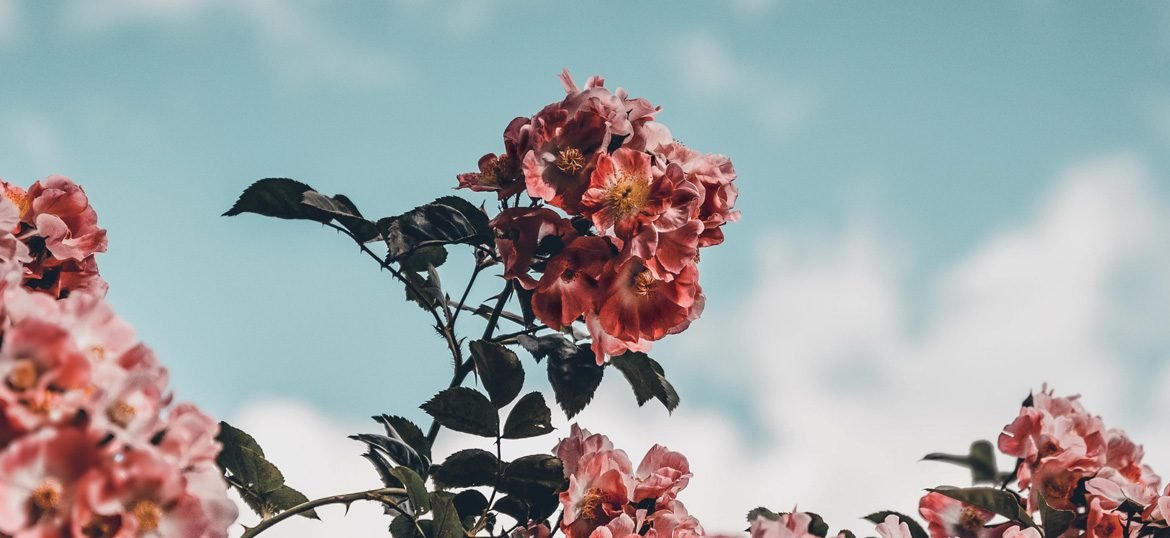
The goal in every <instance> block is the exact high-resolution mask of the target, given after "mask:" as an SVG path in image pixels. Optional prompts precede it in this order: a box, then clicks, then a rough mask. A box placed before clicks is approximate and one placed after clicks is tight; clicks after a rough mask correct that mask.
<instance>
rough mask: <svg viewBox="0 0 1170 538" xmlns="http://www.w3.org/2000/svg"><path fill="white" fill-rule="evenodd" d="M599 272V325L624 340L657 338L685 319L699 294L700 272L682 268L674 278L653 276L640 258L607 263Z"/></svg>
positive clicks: (691, 266) (690, 265) (691, 267)
mask: <svg viewBox="0 0 1170 538" xmlns="http://www.w3.org/2000/svg"><path fill="white" fill-rule="evenodd" d="M610 264H611V267H612V268H607V269H606V271H605V272H604V274H603V275H602V278H601V282H600V289H601V294H602V297H601V299H600V304H599V305H598V312H597V314H598V319H599V320H600V321H601V328H602V329H604V330H605V332H606V333H607V334H609V335H612V336H614V337H616V338H619V339H621V340H623V341H626V342H637V341H639V340H642V339H645V340H658V339H660V338H662V337H663V336H666V335H667V334H668V333H669V332H670V330H671V329H673V328H674V327H676V326H678V325H679V324H682V323H684V322H686V321H687V319H688V315H689V314H690V311H691V306H692V305H694V304H695V300H696V297H698V295H699V286H698V280H699V271H698V269H697V268H696V266H695V265H694V264H689V265H687V266H685V267H683V270H682V271H680V272H679V274H678V275H677V276H675V277H674V279H673V280H669V281H667V280H663V279H660V278H658V277H656V276H655V275H654V272H653V271H650V270H649V269H648V268H647V267H646V264H645V263H644V262H643V261H642V260H641V259H639V258H636V257H630V258H627V259H625V260H614V261H613V262H610Z"/></svg>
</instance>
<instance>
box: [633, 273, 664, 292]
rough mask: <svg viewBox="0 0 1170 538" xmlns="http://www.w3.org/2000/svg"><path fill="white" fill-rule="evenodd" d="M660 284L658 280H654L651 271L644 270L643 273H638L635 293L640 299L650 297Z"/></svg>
mask: <svg viewBox="0 0 1170 538" xmlns="http://www.w3.org/2000/svg"><path fill="white" fill-rule="evenodd" d="M658 282H659V281H658V279H657V278H654V275H653V274H651V273H650V271H647V270H645V269H643V270H642V272H641V273H638V276H635V277H634V293H637V294H638V296H640V297H645V296H647V295H650V293H652V292H653V291H654V288H655V287H657V286H658Z"/></svg>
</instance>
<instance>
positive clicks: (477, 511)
mask: <svg viewBox="0 0 1170 538" xmlns="http://www.w3.org/2000/svg"><path fill="white" fill-rule="evenodd" d="M452 502H453V503H454V504H455V510H456V511H457V512H459V520H460V521H462V522H463V528H465V529H469V528H471V527H472V526H473V525H475V521H476V520H477V519H479V516H480V515H481V514H483V512H484V510H487V507H488V500H487V497H484V496H483V494H482V493H480V492H478V491H476V490H474V489H468V490H464V491H460V492H459V493H458V494H456V495H455V498H454V499H453V500H452Z"/></svg>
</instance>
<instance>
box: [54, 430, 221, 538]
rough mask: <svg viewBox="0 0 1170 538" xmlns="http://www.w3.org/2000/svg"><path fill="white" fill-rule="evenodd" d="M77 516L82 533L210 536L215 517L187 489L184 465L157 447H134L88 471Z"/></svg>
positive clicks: (77, 528) (75, 521)
mask: <svg viewBox="0 0 1170 538" xmlns="http://www.w3.org/2000/svg"><path fill="white" fill-rule="evenodd" d="M81 491H82V494H83V496H84V499H83V503H82V505H81V507H80V508H79V510H78V511H77V514H76V516H75V517H74V518H73V526H74V529H75V532H76V533H77V535H79V536H101V537H108V538H115V537H117V538H122V537H126V538H129V537H138V536H150V537H158V538H167V537H172V536H176V537H177V536H190V537H192V538H210V537H211V536H213V535H214V536H226V532H224V533H214V534H211V533H209V532H208V531H209V530H210V529H209V527H210V520H209V519H208V517H207V514H205V513H204V512H203V506H202V504H201V503H200V501H199V498H198V497H196V496H195V495H193V494H191V493H190V492H188V491H187V482H186V480H185V479H184V478H183V476H182V474H181V473H180V471H179V469H177V468H175V467H174V465H172V464H170V463H168V462H167V461H166V460H165V459H163V458H162V456H161V455H160V454H158V453H157V452H155V451H153V450H150V449H146V450H131V451H128V452H127V453H126V454H125V455H124V457H123V458H122V459H121V460H120V461H119V462H118V463H116V464H115V465H112V466H109V467H107V468H105V469H103V470H102V472H97V473H91V474H89V475H87V477H86V479H85V481H84V483H83V484H82V486H81Z"/></svg>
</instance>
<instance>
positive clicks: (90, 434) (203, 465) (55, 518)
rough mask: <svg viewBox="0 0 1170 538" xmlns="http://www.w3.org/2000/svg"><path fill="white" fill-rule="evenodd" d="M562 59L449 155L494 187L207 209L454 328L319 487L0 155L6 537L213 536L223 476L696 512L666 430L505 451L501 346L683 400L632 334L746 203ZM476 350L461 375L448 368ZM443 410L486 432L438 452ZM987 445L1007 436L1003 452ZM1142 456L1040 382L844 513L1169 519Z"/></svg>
mask: <svg viewBox="0 0 1170 538" xmlns="http://www.w3.org/2000/svg"><path fill="white" fill-rule="evenodd" d="M561 80H562V83H563V86H564V89H565V96H564V97H563V98H562V99H561V100H559V101H556V102H554V103H551V104H549V105H547V106H545V107H544V108H542V109H540V110H539V111H538V112H536V113H535V114H534V115H532V116H528V117H519V118H516V119H514V120H512V121H511V122H510V123H509V124H508V125H507V126H506V127H505V129H504V132H503V151H502V153H488V154H486V155H484V156H483V157H481V158H480V159H479V162H478V165H477V168H478V171H474V172H468V173H464V174H459V175H458V176H457V177H456V181H455V184H456V185H455V186H456V188H459V189H466V190H469V191H471V192H473V193H489V197H488V198H489V201H490V203H492V204H494V207H493V208H492V209H491V210H489V209H488V208H487V207H485V205H476V204H475V203H472V202H470V201H468V200H466V199H463V198H460V197H457V196H445V197H442V198H439V199H437V200H435V201H433V202H431V203H429V204H425V205H422V206H419V207H415V208H414V209H410V210H409V211H406V212H405V213H401V214H399V215H396V216H391V217H385V218H381V219H367V218H366V217H364V216H363V215H362V213H361V212H360V211H359V210H358V209H357V207H356V205H355V204H354V203H353V202H352V201H351V200H350V199H349V198H348V197H346V196H344V195H335V196H327V195H325V194H322V193H320V192H318V191H316V190H314V189H313V188H311V187H309V186H308V185H306V184H304V183H301V182H298V181H295V180H291V179H285V178H269V179H262V180H260V181H257V182H256V183H254V184H253V185H251V186H250V187H248V188H247V189H246V190H245V191H244V192H243V194H242V195H241V196H240V198H239V199H238V201H237V202H236V203H235V204H234V205H233V206H232V207H231V208H230V209H229V210H228V211H227V212H226V213H225V215H229V216H232V215H238V214H242V213H255V214H260V215H265V216H270V217H277V218H283V219H295V220H307V221H313V222H317V223H320V224H323V225H325V226H327V227H329V228H332V229H334V230H336V231H338V232H339V233H342V234H344V235H346V236H348V237H349V238H350V239H352V240H353V241H354V242H355V243H356V244H357V245H358V247H359V249H360V251H361V252H362V254H363V255H365V256H367V257H369V258H370V259H371V260H373V261H374V262H375V263H376V264H377V266H378V267H379V268H380V269H381V270H384V271H386V272H387V273H389V274H390V275H391V276H392V277H393V278H395V279H396V280H397V281H399V282H400V283H401V284H402V286H403V287H404V290H405V298H406V299H407V300H409V301H412V302H414V303H416V304H417V305H418V306H419V307H421V308H422V310H423V311H424V312H425V313H426V315H427V316H428V317H429V320H430V321H431V322H433V327H434V329H435V330H436V332H437V333H438V334H439V336H440V337H441V338H442V339H443V342H444V344H445V346H446V348H447V351H448V352H449V353H450V355H451V359H452V363H453V365H454V369H453V373H452V378H451V381H450V383H449V385H448V387H447V388H445V389H443V390H441V391H439V392H438V393H437V394H435V395H434V397H432V398H431V399H430V400H428V401H427V402H425V403H423V404H422V406H421V409H422V410H423V411H424V412H425V413H426V414H427V415H429V416H430V418H431V423H430V425H429V427H428V428H427V429H425V430H424V429H423V428H421V427H419V426H418V425H416V424H415V423H414V422H412V421H410V420H408V419H406V418H404V417H402V416H398V415H394V414H379V415H377V416H375V417H374V420H375V422H376V423H377V424H378V427H379V431H378V432H377V433H356V434H354V435H353V436H351V438H352V439H354V440H355V441H356V442H359V443H361V444H362V446H363V447H364V449H365V453H364V457H365V459H366V460H368V461H369V463H370V464H371V466H372V468H373V471H374V472H373V473H372V474H371V479H372V481H373V480H376V481H377V484H378V487H376V488H374V489H370V490H366V491H359V492H353V493H345V494H340V495H331V496H327V497H323V498H320V499H317V500H309V499H308V498H307V497H306V496H305V495H303V494H301V493H300V492H298V491H297V490H295V489H293V488H292V487H290V486H289V485H287V484H285V482H284V478H283V475H282V474H281V473H280V471H279V470H278V469H277V468H276V466H275V465H273V464H272V463H271V462H269V461H268V460H267V459H266V458H265V456H264V451H263V450H262V449H261V447H260V446H259V444H258V443H257V442H256V440H255V439H253V438H252V437H250V436H249V435H248V434H246V433H244V432H242V431H240V430H239V429H237V428H234V427H232V426H231V425H229V424H226V423H222V422H221V423H216V422H215V421H214V420H212V419H211V418H209V417H207V416H206V415H205V414H203V413H202V412H200V411H199V410H198V409H197V408H196V407H194V406H192V405H189V404H172V395H171V394H170V392H169V391H168V388H167V371H166V368H165V367H164V366H163V365H162V364H161V363H160V362H159V361H158V360H157V359H156V358H155V356H154V355H153V353H152V352H151V351H150V349H149V348H148V347H146V346H145V345H143V344H142V343H140V342H138V341H137V339H136V338H135V336H134V332H133V330H132V329H131V328H130V326H129V325H128V324H127V323H126V322H124V321H122V320H121V319H120V318H118V317H117V316H116V315H115V314H114V313H113V311H112V310H111V309H110V307H109V306H108V305H107V304H106V303H105V301H104V300H103V297H104V293H105V290H106V287H107V285H106V283H105V281H104V280H103V279H102V278H101V276H100V274H99V272H98V267H97V264H96V261H95V257H94V256H95V254H96V253H99V252H102V251H104V250H105V247H106V232H105V230H103V229H101V228H100V227H98V223H97V216H96V212H95V211H94V210H93V208H91V207H90V205H89V201H88V198H87V197H86V195H85V192H84V191H83V190H82V189H81V188H80V187H79V186H77V185H76V184H74V183H73V182H72V181H70V180H69V179H67V178H64V177H60V176H53V177H50V178H47V179H46V180H43V181H39V182H37V183H35V184H34V185H32V186H31V187H30V188H29V189H27V190H25V189H22V188H20V187H17V186H14V185H11V184H8V183H0V186H3V188H4V193H5V196H4V197H3V198H0V538H10V537H20V538H23V537H60V536H86V537H133V536H160V537H192V538H203V537H208V538H210V537H216V536H226V535H227V530H228V528H229V527H230V525H231V524H232V522H234V521H235V519H236V517H237V515H238V514H237V509H236V507H235V504H234V503H232V502H231V501H229V500H228V498H227V496H226V494H225V490H226V488H228V487H230V488H233V489H234V490H235V491H236V493H237V494H238V495H239V497H240V499H241V500H242V501H243V502H244V503H245V504H247V506H248V507H249V508H251V509H252V510H253V511H255V512H256V514H257V515H258V516H259V517H260V521H259V523H257V524H256V525H255V526H254V527H251V528H245V529H244V531H243V536H244V537H245V538H247V537H252V536H256V535H259V534H260V533H263V532H265V531H267V530H269V529H271V528H273V527H274V526H276V525H278V524H279V523H280V522H282V521H284V520H286V519H288V518H290V517H294V516H304V517H310V518H316V517H317V514H316V512H315V509H316V508H317V507H320V506H323V505H328V504H344V505H348V504H350V503H353V502H356V501H370V502H376V503H379V504H380V505H381V506H382V507H384V509H385V512H386V514H387V515H388V516H391V518H390V520H389V532H390V534H391V535H392V536H394V538H468V537H479V536H485V537H486V536H493V537H500V538H504V537H508V538H551V537H552V536H554V535H556V534H558V533H560V534H563V535H564V536H565V537H566V538H634V537H638V538H642V537H645V538H698V537H702V536H705V535H706V534H707V532H706V530H705V529H704V526H703V525H702V524H701V523H700V521H699V519H698V518H697V517H696V516H695V515H692V514H691V513H690V512H689V511H688V510H687V508H686V506H685V504H684V501H685V498H686V489H687V486H688V485H689V483H690V481H691V478H692V469H691V465H690V463H689V461H688V460H687V458H686V456H684V455H683V454H681V453H679V452H675V451H672V450H670V449H668V448H666V447H664V446H661V445H654V446H651V447H649V448H648V449H647V451H646V452H645V454H644V455H643V456H642V457H641V458H640V459H638V460H635V459H631V458H630V456H629V454H628V453H627V452H626V451H625V450H624V449H622V448H619V447H617V446H615V444H614V443H613V442H612V441H611V440H610V439H609V438H607V437H606V436H604V435H601V434H594V433H591V432H590V431H588V430H585V429H583V428H581V427H580V426H578V425H577V424H573V425H572V426H571V427H570V430H569V431H568V432H567V434H566V435H565V436H564V437H563V438H561V439H560V440H559V441H557V442H555V443H553V442H552V441H550V442H549V444H550V445H552V446H551V447H550V449H549V451H548V452H543V453H536V454H530V455H526V456H522V457H519V458H515V459H512V460H511V461H506V460H504V459H503V458H502V450H501V446H502V444H503V443H504V442H505V441H507V440H513V439H525V438H532V437H539V436H546V435H550V434H552V432H553V428H552V413H553V410H552V409H551V408H550V407H549V405H548V404H547V403H546V401H545V397H544V395H543V393H542V392H540V391H532V392H528V393H526V394H521V393H522V392H523V390H522V389H523V387H524V383H525V377H526V375H527V374H526V372H529V371H531V370H532V369H533V366H532V365H531V364H530V365H528V366H525V363H524V361H522V360H521V359H520V356H519V355H518V354H517V352H522V353H525V354H528V355H531V357H532V358H533V360H534V363H533V364H536V365H537V367H538V368H541V369H543V373H544V374H545V375H546V376H547V379H548V382H549V388H550V389H551V393H552V395H553V398H554V399H555V401H556V403H557V404H558V405H559V407H560V409H561V411H563V412H564V414H565V415H566V416H567V417H569V418H572V417H573V416H575V415H576V414H577V413H579V412H580V411H581V410H582V409H583V408H585V407H586V406H587V405H588V404H589V403H590V402H591V401H592V400H593V398H594V394H595V392H596V390H597V388H598V386H599V385H600V383H601V382H602V380H603V378H604V374H605V372H606V371H610V372H612V371H613V370H614V369H616V370H617V371H619V372H620V373H621V375H622V377H624V378H625V380H626V381H627V382H628V383H629V385H630V386H631V388H632V390H633V393H634V397H635V401H636V402H637V404H638V405H643V404H645V403H646V402H649V401H650V400H657V401H658V402H660V403H661V404H662V405H663V406H664V407H665V408H666V409H667V410H673V409H674V408H675V407H676V406H678V404H679V395H678V393H677V392H676V391H675V389H674V387H673V386H672V385H671V383H670V382H669V381H667V378H666V373H665V369H664V368H663V366H662V364H660V363H659V362H658V361H656V360H654V359H652V358H650V356H649V355H648V354H647V353H648V352H649V351H650V349H651V346H652V344H653V342H655V341H658V340H661V339H662V338H664V337H666V336H667V335H673V334H678V333H681V332H683V331H685V330H686V329H687V328H688V327H689V326H690V325H691V324H692V323H694V322H696V321H697V320H698V319H699V318H700V316H701V314H702V311H703V308H704V306H705V304H706V299H705V296H704V294H703V290H702V287H701V286H700V281H699V274H700V271H699V265H700V253H701V250H702V249H704V248H707V247H711V246H715V245H718V244H720V243H722V242H723V241H724V231H723V226H724V225H725V224H727V223H729V222H735V221H736V220H738V218H739V213H738V212H737V211H736V210H735V202H736V198H737V196H738V189H737V187H736V185H735V183H734V181H735V179H736V173H735V170H734V167H733V166H732V164H731V161H730V160H729V159H728V158H726V157H724V156H722V155H717V154H704V153H700V152H698V151H695V150H693V149H691V148H688V147H686V146H684V145H683V144H681V143H679V142H678V141H676V140H674V139H673V136H672V135H671V133H670V131H669V129H668V128H667V127H666V126H665V125H663V124H662V123H659V122H658V120H657V115H658V114H659V112H660V109H659V107H656V106H654V105H652V104H651V103H650V102H649V101H647V100H645V99H641V98H631V97H630V96H629V94H628V93H627V92H626V91H624V90H622V89H620V88H619V89H617V90H613V91H611V90H609V89H607V88H606V87H605V83H604V81H603V80H602V79H601V78H600V77H591V78H589V79H588V80H587V81H586V83H585V85H584V87H580V86H577V85H576V84H575V83H574V81H573V80H572V78H571V77H570V76H569V74H568V73H567V72H565V73H563V74H562V76H561ZM490 193H494V197H493V196H490ZM477 196H481V197H482V196H484V195H483V194H478V195H477ZM489 212H490V213H491V214H489ZM456 245H462V246H464V247H466V248H468V249H470V251H471V256H470V257H469V261H470V262H471V273H470V277H469V279H468V281H467V282H466V284H465V285H464V286H463V287H462V288H463V289H462V291H461V292H457V293H455V294H450V293H448V292H447V290H446V288H444V285H443V281H442V279H441V277H440V272H439V268H440V267H441V266H443V265H444V264H445V263H447V262H448V259H449V256H450V253H449V251H448V250H449V248H451V247H454V246H456ZM485 271H498V274H499V275H500V276H501V277H502V278H501V279H500V282H501V284H502V289H501V290H500V291H499V292H498V293H495V294H494V295H492V296H490V297H489V298H487V299H486V300H483V301H477V300H474V299H473V292H474V290H475V285H476V282H477V279H478V278H479V276H480V275H481V274H482V273H484V272H485ZM480 282H481V284H482V281H480ZM474 318H478V319H479V320H482V322H483V324H484V327H483V331H482V336H480V337H479V338H477V339H472V340H468V339H467V338H465V337H463V336H461V332H460V331H461V330H462V329H465V328H466V326H467V322H468V321H470V319H474ZM459 322H462V323H459ZM477 329H478V328H477ZM477 332H478V331H477ZM472 374H474V376H475V379H477V380H478V385H479V389H476V388H471V387H465V386H464V384H465V382H466V381H467V379H468V377H469V376H471V375H472ZM443 428H447V429H449V430H452V431H457V432H462V433H465V434H469V435H471V436H476V437H479V438H481V439H482V440H483V441H484V442H485V443H487V442H490V443H492V444H493V445H494V447H495V451H494V452H493V451H489V450H484V449H481V448H467V449H464V450H459V451H456V452H454V453H452V454H446V455H443V456H442V457H441V458H436V455H435V454H433V453H432V448H433V446H434V444H435V440H436V438H437V436H438V434H439V433H440V431H441V429H443ZM996 449H998V451H999V452H1000V454H1001V455H1002V457H1003V458H1011V459H1012V460H1014V462H1015V463H1014V465H1013V466H1012V467H1011V470H1010V471H1007V472H1002V471H1001V470H1000V468H999V465H998V464H999V459H1000V458H999V457H997V454H996ZM1143 458H1144V451H1143V449H1142V447H1141V445H1139V444H1137V443H1135V442H1134V441H1133V440H1131V439H1130V438H1129V437H1128V436H1127V435H1126V434H1125V433H1124V432H1123V431H1122V430H1119V429H1116V428H1107V427H1106V426H1105V424H1104V421H1103V420H1102V419H1101V418H1100V417H1098V416H1095V415H1092V414H1091V413H1089V412H1088V411H1087V410H1086V409H1085V408H1084V407H1083V405H1082V404H1081V402H1080V400H1079V398H1078V397H1075V396H1073V397H1058V396H1055V395H1054V392H1053V391H1051V390H1049V389H1048V388H1047V387H1044V388H1042V389H1041V390H1040V391H1039V392H1035V393H1033V394H1032V395H1030V396H1029V397H1028V398H1027V399H1026V400H1025V401H1024V403H1023V405H1022V406H1021V409H1020V411H1019V413H1018V415H1017V416H1016V417H1015V418H1014V419H1012V420H1011V421H1010V422H1009V423H1008V424H1007V425H1006V426H1005V427H1004V429H1003V431H1002V433H1000V434H999V437H998V439H997V442H996V443H995V444H992V443H991V442H988V441H977V442H975V443H973V444H972V445H971V448H970V450H969V452H968V453H967V454H941V453H935V454H928V455H927V456H926V457H925V459H927V460H933V461H942V462H948V463H953V464H958V465H962V466H964V467H967V468H968V469H970V471H971V478H972V482H973V483H974V485H973V487H953V486H938V487H935V488H932V489H930V490H928V491H927V493H926V494H925V495H924V496H923V497H922V498H921V500H920V502H919V507H918V515H919V516H920V520H921V521H922V522H924V523H925V525H923V524H922V523H920V522H919V520H918V519H916V518H914V517H911V516H908V515H905V514H904V513H901V512H895V511H888V510H887V511H880V512H875V513H873V514H870V515H869V516H867V517H866V518H865V519H867V520H869V521H870V522H871V523H873V525H874V530H873V532H874V533H875V534H877V535H878V536H881V537H882V538H944V537H958V538H1041V537H1044V538H1056V537H1067V538H1073V537H1086V538H1105V537H1108V538H1144V537H1154V538H1170V521H1168V518H1170V489H1165V488H1164V487H1163V485H1162V483H1161V479H1160V477H1159V476H1158V475H1157V474H1155V472H1154V471H1153V470H1152V469H1151V468H1149V467H1148V466H1147V465H1145V464H1144V463H1143ZM440 460H441V461H440ZM635 461H637V464H636V465H635ZM746 532H747V533H748V534H749V535H750V537H751V538H809V537H817V538H827V537H828V536H829V533H830V528H829V525H828V524H827V523H826V522H825V521H824V520H823V519H822V518H821V517H820V516H819V515H817V514H816V513H813V512H802V511H799V510H796V509H793V510H791V511H788V512H774V511H772V510H770V509H768V508H765V507H760V508H756V509H753V510H751V511H750V512H749V513H748V516H747V529H746ZM835 536H837V537H838V538H853V536H854V535H853V533H852V532H850V531H848V530H841V531H838V532H837V533H836V535H835Z"/></svg>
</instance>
